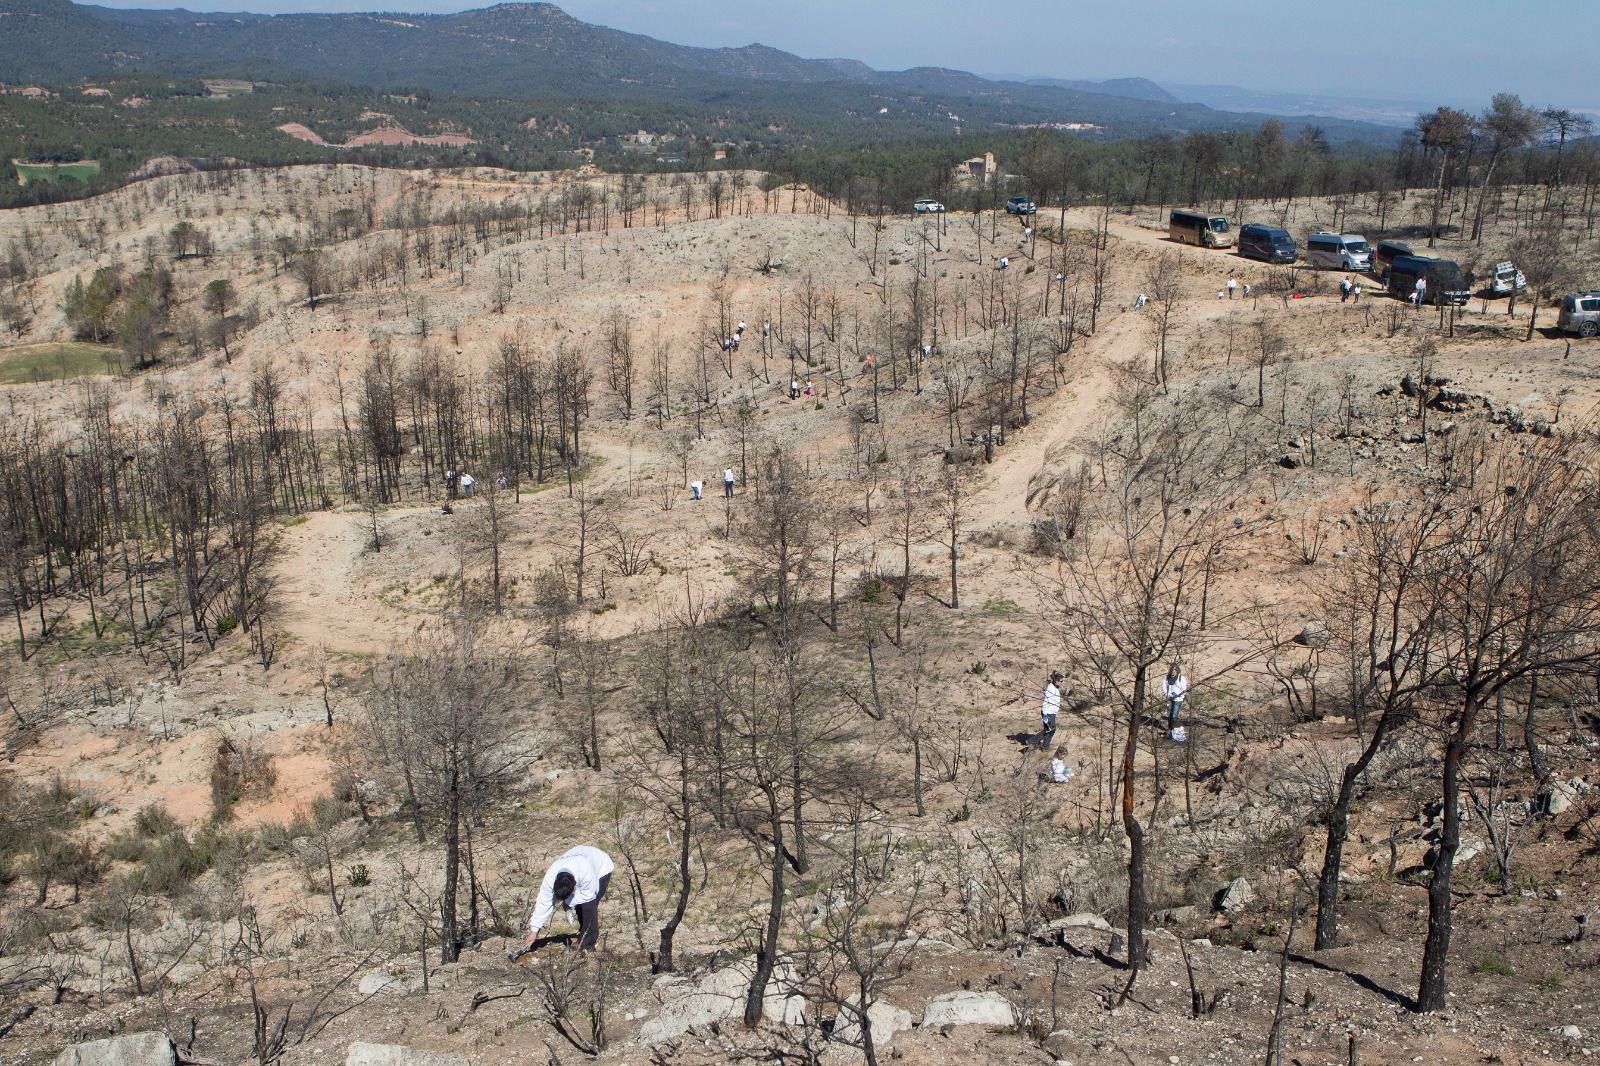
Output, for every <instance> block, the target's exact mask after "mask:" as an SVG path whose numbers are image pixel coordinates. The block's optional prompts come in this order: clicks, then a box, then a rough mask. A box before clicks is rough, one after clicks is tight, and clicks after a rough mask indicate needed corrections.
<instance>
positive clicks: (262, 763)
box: [211, 737, 278, 822]
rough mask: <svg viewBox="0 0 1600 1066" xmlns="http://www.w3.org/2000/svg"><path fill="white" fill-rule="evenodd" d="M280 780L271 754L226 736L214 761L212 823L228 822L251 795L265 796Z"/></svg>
mask: <svg viewBox="0 0 1600 1066" xmlns="http://www.w3.org/2000/svg"><path fill="white" fill-rule="evenodd" d="M277 779H278V774H277V771H276V770H274V769H273V768H272V756H271V755H269V754H267V753H266V752H264V751H261V750H260V749H259V748H257V747H255V746H254V745H252V744H249V743H240V744H235V743H233V741H231V740H228V739H227V738H226V737H224V738H223V739H222V740H221V741H219V742H218V744H217V753H216V755H214V756H213V757H212V760H211V820H212V821H213V822H226V821H227V820H228V819H230V818H232V817H233V808H234V805H235V804H237V803H238V802H239V801H240V800H242V799H244V798H245V797H246V796H249V795H265V794H266V793H268V792H270V791H271V790H272V786H273V784H274V783H275V782H276V781H277Z"/></svg>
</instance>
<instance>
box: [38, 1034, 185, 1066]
mask: <svg viewBox="0 0 1600 1066" xmlns="http://www.w3.org/2000/svg"><path fill="white" fill-rule="evenodd" d="M177 1061H178V1058H177V1055H176V1054H175V1053H174V1051H173V1048H172V1041H171V1040H169V1039H167V1034H166V1033H127V1034H125V1035H123V1036H114V1037H112V1038H111V1039H109V1040H91V1041H89V1042H88V1043H87V1044H73V1045H72V1046H71V1047H69V1048H67V1049H66V1050H65V1051H63V1052H62V1053H61V1054H59V1055H57V1056H56V1059H55V1066H174V1063H176V1062H177Z"/></svg>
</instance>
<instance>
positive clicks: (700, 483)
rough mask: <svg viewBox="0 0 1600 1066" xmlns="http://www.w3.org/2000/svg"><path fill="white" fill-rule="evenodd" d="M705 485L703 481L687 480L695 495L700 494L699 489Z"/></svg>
mask: <svg viewBox="0 0 1600 1066" xmlns="http://www.w3.org/2000/svg"><path fill="white" fill-rule="evenodd" d="M705 487H706V483H705V482H704V481H691V482H689V489H690V491H692V492H693V493H694V494H695V495H696V496H698V495H700V490H701V489H703V488H705Z"/></svg>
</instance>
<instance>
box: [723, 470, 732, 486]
mask: <svg viewBox="0 0 1600 1066" xmlns="http://www.w3.org/2000/svg"><path fill="white" fill-rule="evenodd" d="M722 481H723V483H724V484H726V485H732V484H733V470H732V468H731V467H730V468H729V469H727V470H724V471H723V472H722Z"/></svg>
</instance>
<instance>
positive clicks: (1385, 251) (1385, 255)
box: [1368, 241, 1417, 281]
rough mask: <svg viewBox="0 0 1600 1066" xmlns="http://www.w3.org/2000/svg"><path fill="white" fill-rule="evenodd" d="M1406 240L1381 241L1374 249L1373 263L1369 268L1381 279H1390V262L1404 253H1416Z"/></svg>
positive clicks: (1374, 275) (1373, 274)
mask: <svg viewBox="0 0 1600 1066" xmlns="http://www.w3.org/2000/svg"><path fill="white" fill-rule="evenodd" d="M1416 254H1417V253H1416V252H1413V251H1412V250H1411V245H1409V244H1407V243H1406V242H1405V241H1379V242H1378V246H1377V247H1376V248H1374V249H1373V250H1372V265H1371V266H1370V267H1369V268H1368V269H1370V270H1371V271H1372V276H1373V277H1375V278H1377V279H1378V280H1379V281H1388V280H1389V264H1390V263H1392V262H1394V261H1395V260H1396V259H1398V258H1400V257H1401V256H1402V255H1416Z"/></svg>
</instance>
